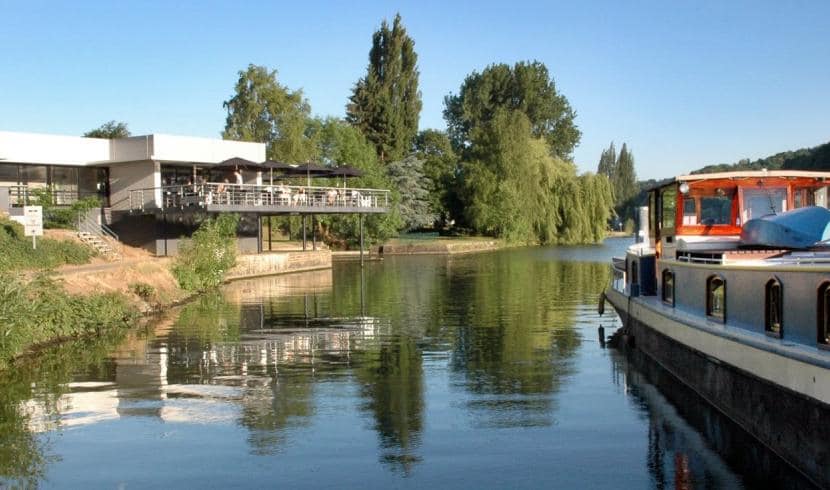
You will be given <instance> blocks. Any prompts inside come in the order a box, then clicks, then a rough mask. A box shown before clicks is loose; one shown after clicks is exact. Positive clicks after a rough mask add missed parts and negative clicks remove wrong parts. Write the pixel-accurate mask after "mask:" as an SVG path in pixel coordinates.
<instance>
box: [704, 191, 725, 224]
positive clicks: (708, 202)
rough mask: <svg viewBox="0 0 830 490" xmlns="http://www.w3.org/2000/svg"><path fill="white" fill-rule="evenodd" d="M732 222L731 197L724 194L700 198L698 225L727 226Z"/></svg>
mask: <svg viewBox="0 0 830 490" xmlns="http://www.w3.org/2000/svg"><path fill="white" fill-rule="evenodd" d="M731 221H732V197H731V196H728V195H726V194H724V195H714V196H704V197H701V198H700V224H702V225H728V224H731Z"/></svg>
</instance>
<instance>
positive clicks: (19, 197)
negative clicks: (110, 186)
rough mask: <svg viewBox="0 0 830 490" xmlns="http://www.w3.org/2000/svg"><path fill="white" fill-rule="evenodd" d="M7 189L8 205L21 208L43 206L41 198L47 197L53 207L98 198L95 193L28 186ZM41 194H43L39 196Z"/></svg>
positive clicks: (15, 186) (13, 186)
mask: <svg viewBox="0 0 830 490" xmlns="http://www.w3.org/2000/svg"><path fill="white" fill-rule="evenodd" d="M8 189H9V205H10V206H12V207H23V206H29V205H40V206H42V205H44V204H47V203H44V202H42V198H43V196H48V197H49V198H50V199H51V201H52V202H50V203H48V204H50V205H54V206H70V205H72V204H75V203H76V202H78V201H79V200H81V199H84V198H86V197H100V196H99V194H98V193H97V192H81V191H77V190H72V191H69V190H60V189H50V188H48V187H29V186H28V185H12V186H8ZM40 192H43V194H40Z"/></svg>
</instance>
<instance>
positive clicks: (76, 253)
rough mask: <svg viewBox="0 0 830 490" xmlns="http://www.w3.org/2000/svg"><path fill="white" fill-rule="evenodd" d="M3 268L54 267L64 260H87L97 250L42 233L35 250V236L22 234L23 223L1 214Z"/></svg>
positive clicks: (0, 237)
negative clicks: (50, 237) (51, 237)
mask: <svg viewBox="0 0 830 490" xmlns="http://www.w3.org/2000/svg"><path fill="white" fill-rule="evenodd" d="M0 250H2V253H0V271H14V270H31V269H51V268H54V267H58V266H60V265H64V264H86V263H87V262H89V260H90V258H92V256H93V254H94V252H93V251H92V250H91V249H90V248H89V247H85V246H83V245H81V244H79V243H75V242H70V241H67V240H52V239H49V238H43V237H39V238H38V239H37V249H36V250H32V238H31V237H27V236H23V226H22V225H20V223H17V222H15V221H12V220H10V219H7V218H0Z"/></svg>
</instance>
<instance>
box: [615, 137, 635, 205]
mask: <svg viewBox="0 0 830 490" xmlns="http://www.w3.org/2000/svg"><path fill="white" fill-rule="evenodd" d="M611 183H612V184H613V187H614V201H615V202H614V206H615V208H616V212H617V215H618V216H620V217H621V218H622V219H626V218H632V217H633V216H634V208H635V207H636V206H637V202H638V201H639V199H638V195H639V193H640V188H639V186H638V185H637V174H636V172H635V171H634V155H633V154H632V153H631V151H629V149H628V147H627V146H626V144H625V143H623V146H622V148H621V149H620V156H619V157H618V158H617V164H616V167H615V169H614V175H613V177H612V178H611Z"/></svg>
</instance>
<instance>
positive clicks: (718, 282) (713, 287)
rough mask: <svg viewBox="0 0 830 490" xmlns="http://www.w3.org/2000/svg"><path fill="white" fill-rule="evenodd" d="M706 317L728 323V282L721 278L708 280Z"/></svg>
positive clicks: (713, 277)
mask: <svg viewBox="0 0 830 490" xmlns="http://www.w3.org/2000/svg"><path fill="white" fill-rule="evenodd" d="M706 316H708V317H709V318H711V319H713V320H717V321H720V322H726V280H725V279H724V278H723V277H721V276H710V277H709V278H708V279H706Z"/></svg>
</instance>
